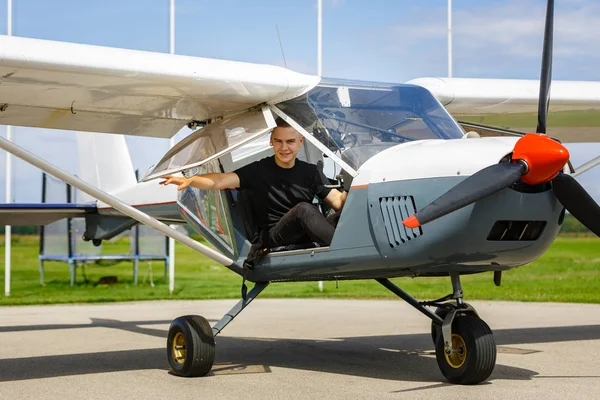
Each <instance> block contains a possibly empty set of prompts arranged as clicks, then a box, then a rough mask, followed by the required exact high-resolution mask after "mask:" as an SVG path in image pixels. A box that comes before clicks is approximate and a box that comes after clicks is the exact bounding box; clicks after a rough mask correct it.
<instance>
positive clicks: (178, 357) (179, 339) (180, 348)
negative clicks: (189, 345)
mask: <svg viewBox="0 0 600 400" xmlns="http://www.w3.org/2000/svg"><path fill="white" fill-rule="evenodd" d="M172 347H173V348H172V351H173V358H174V359H175V361H177V364H183V363H184V362H185V356H186V353H187V351H186V348H185V336H183V333H181V332H177V334H176V335H175V337H174V338H173V346H172Z"/></svg>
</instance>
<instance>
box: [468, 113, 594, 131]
mask: <svg viewBox="0 0 600 400" xmlns="http://www.w3.org/2000/svg"><path fill="white" fill-rule="evenodd" d="M458 120H460V121H466V122H475V123H479V124H485V125H491V126H503V127H512V128H526V127H533V128H535V126H536V124H537V113H517V114H490V115H485V116H479V115H465V116H461V117H460V118H458ZM548 126H551V127H561V126H567V127H583V128H585V127H597V126H600V111H598V110H572V111H554V112H551V113H550V114H548Z"/></svg>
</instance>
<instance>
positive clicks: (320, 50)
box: [317, 0, 323, 76]
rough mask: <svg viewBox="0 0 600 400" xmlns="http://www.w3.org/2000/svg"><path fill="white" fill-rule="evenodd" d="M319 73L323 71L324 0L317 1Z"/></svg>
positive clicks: (319, 74)
mask: <svg viewBox="0 0 600 400" xmlns="http://www.w3.org/2000/svg"><path fill="white" fill-rule="evenodd" d="M317 10H318V11H317V75H318V76H321V75H322V73H323V69H322V68H323V65H322V64H323V59H322V54H323V45H322V40H321V37H322V36H323V31H322V30H321V25H322V22H323V2H322V0H318V3H317Z"/></svg>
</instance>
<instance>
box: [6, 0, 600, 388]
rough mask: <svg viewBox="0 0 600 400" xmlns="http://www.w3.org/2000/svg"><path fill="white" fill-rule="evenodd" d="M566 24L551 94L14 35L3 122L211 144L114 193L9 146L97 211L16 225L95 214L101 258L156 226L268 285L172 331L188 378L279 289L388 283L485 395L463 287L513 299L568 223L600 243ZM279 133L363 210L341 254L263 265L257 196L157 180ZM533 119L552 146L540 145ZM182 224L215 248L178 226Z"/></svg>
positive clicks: (452, 367) (341, 232)
mask: <svg viewBox="0 0 600 400" xmlns="http://www.w3.org/2000/svg"><path fill="white" fill-rule="evenodd" d="M553 12H554V3H553V1H551V0H550V1H548V9H547V15H546V28H545V39H544V52H543V61H542V75H541V79H540V82H539V83H538V82H537V81H522V80H486V79H450V78H422V79H416V80H413V81H410V82H408V83H406V84H383V83H369V82H357V81H342V80H333V79H321V78H320V77H317V76H310V75H303V74H298V73H295V72H292V71H290V70H287V69H284V68H280V67H274V66H268V65H257V64H248V63H240V62H231V61H222V60H213V59H203V58H194V57H186V56H179V55H168V54H157V53H149V52H141V51H132V50H123V49H112V48H103V47H96V46H88V45H80V44H72V43H60V42H51V41H42V40H34V39H25V38H17V37H0V77H1V78H0V88H1V90H0V123H2V124H7V125H8V124H10V125H21V126H31V127H45V128H56V129H70V130H80V131H93V132H103V133H112V134H124V135H138V136H151V137H164V138H168V137H171V136H173V135H174V134H175V133H176V132H177V131H179V130H180V129H181V128H182V127H184V126H186V125H187V126H188V127H189V128H191V129H196V128H199V129H197V130H195V131H194V132H193V133H191V134H190V135H189V136H187V137H186V138H185V139H183V140H182V141H180V142H179V143H178V144H177V145H175V146H174V147H173V148H171V149H170V150H169V151H168V152H167V154H165V156H164V157H163V158H162V159H161V160H160V161H159V162H158V163H157V164H156V167H155V168H154V169H152V170H151V171H149V172H148V174H147V175H146V176H145V177H144V178H143V179H142V180H141V182H139V183H135V184H133V185H131V186H127V187H125V188H123V187H121V188H120V189H119V190H113V191H111V193H107V191H106V190H101V189H102V188H100V189H99V188H98V187H94V186H93V185H90V184H89V183H86V182H85V181H83V180H81V179H78V178H76V177H74V176H72V175H70V174H68V173H66V172H64V171H61V170H60V169H58V168H56V167H55V166H53V165H51V164H50V163H48V162H46V161H45V160H42V159H40V158H39V157H36V156H35V155H33V154H31V153H29V152H27V151H26V150H24V149H22V148H20V147H18V146H16V145H15V144H13V143H11V142H9V141H7V140H5V139H1V138H0V148H2V149H4V150H6V151H8V152H10V153H12V154H14V155H16V156H17V157H20V158H21V159H23V160H25V161H27V162H29V163H31V164H33V165H35V166H37V167H39V168H40V169H42V170H44V171H45V172H47V173H49V174H52V175H54V176H55V177H57V178H59V179H62V180H64V181H65V182H67V183H69V184H71V185H72V186H74V187H76V188H78V189H79V190H81V191H83V192H85V193H87V194H89V195H90V196H93V197H94V198H96V199H98V201H97V202H96V203H94V204H92V205H86V204H84V205H75V206H72V208H73V209H69V208H62V209H61V208H60V207H61V205H54V207H55V211H56V213H55V217H48V215H50V214H52V213H49V212H48V210H40V209H39V208H36V207H27V206H25V205H9V206H5V207H4V208H3V210H4V212H0V223H6V222H9V223H11V224H18V223H19V222H20V221H21V220H22V219H23V220H26V221H27V222H26V223H27V224H31V222H32V220H36V218H39V220H42V217H44V216H45V217H46V219H45V220H44V221H45V222H46V221H49V220H52V218H55V219H57V218H64V217H65V216H70V217H76V216H81V215H84V216H85V217H86V219H87V222H88V228H87V229H86V234H85V236H86V239H88V240H92V241H95V242H99V241H101V240H103V239H107V238H110V237H111V236H114V235H116V234H118V233H120V232H121V231H123V230H125V229H129V228H130V227H131V226H132V225H133V224H135V223H138V222H139V223H143V224H146V225H148V226H151V227H153V228H155V229H157V230H159V231H160V232H162V233H164V234H166V235H168V236H170V237H172V238H174V239H176V240H178V241H180V242H181V243H183V244H184V245H187V246H189V247H191V248H193V249H195V250H197V251H198V252H200V253H202V254H204V255H206V256H208V257H210V258H211V259H213V260H215V261H217V262H219V263H221V264H223V265H224V266H225V267H227V268H229V269H230V270H232V271H233V272H235V273H237V274H239V275H240V276H242V277H243V278H244V280H247V281H250V282H253V283H255V285H254V287H253V288H252V289H251V290H250V291H249V292H247V293H246V294H245V295H243V296H242V299H241V300H240V301H239V302H238V303H237V304H236V305H235V306H234V307H233V308H232V309H231V311H229V312H228V313H227V314H225V316H224V317H223V318H222V319H221V320H220V321H219V322H217V323H216V324H215V325H214V326H212V327H211V326H210V325H209V323H208V321H207V320H206V319H205V318H203V317H201V316H198V315H187V316H182V317H180V318H177V319H175V320H174V321H173V322H172V324H171V326H170V328H169V334H168V339H167V356H168V360H169V363H170V366H171V369H172V372H173V373H174V374H176V375H180V376H204V375H206V374H208V373H209V372H210V370H211V368H212V365H213V362H214V357H215V336H217V335H218V334H219V333H221V332H222V331H223V329H224V328H225V326H226V325H227V324H229V322H231V321H232V320H233V319H234V318H235V317H236V316H237V315H238V314H239V313H240V312H241V311H242V310H243V309H244V308H245V307H247V306H248V305H249V304H250V303H251V301H252V300H253V299H255V298H256V297H257V296H258V295H259V294H260V293H261V292H262V291H263V290H264V289H265V288H266V287H267V286H268V285H269V284H270V283H274V282H294V281H319V280H351V279H374V280H376V281H377V282H379V283H380V284H381V285H383V286H384V287H385V288H387V289H388V290H390V291H391V292H392V293H394V294H396V295H397V296H399V297H400V298H402V299H403V300H405V301H406V302H408V303H409V304H410V305H412V306H413V307H414V308H415V309H417V310H418V311H420V312H421V313H423V314H424V315H425V316H426V317H428V318H430V319H431V334H432V339H433V342H434V345H435V350H436V359H437V363H438V365H439V368H440V370H441V372H442V374H443V375H444V376H445V377H446V379H447V380H448V381H450V382H452V383H457V384H476V383H479V382H482V381H484V380H486V379H487V378H488V377H489V376H490V374H491V373H492V371H493V369H494V366H495V363H496V345H495V342H494V337H493V333H492V331H491V329H490V328H489V326H488V325H487V324H486V323H485V322H484V321H483V320H482V319H481V318H480V317H479V315H478V313H477V311H476V310H475V309H474V308H473V307H471V306H470V305H469V304H468V303H466V302H465V301H464V296H463V289H462V286H461V281H460V277H461V275H465V274H474V273H481V272H485V271H494V282H495V284H496V285H500V283H501V275H502V272H503V271H507V270H510V269H512V268H516V267H519V266H521V265H525V264H527V263H529V262H531V261H533V260H535V259H536V258H538V257H539V256H541V255H542V254H543V253H544V252H545V251H546V250H547V249H548V247H549V246H550V245H551V244H552V242H553V241H554V239H555V237H556V235H557V234H558V232H559V229H560V226H561V224H562V222H563V218H564V216H565V212H566V211H569V212H570V213H571V214H572V215H574V216H575V217H576V218H577V219H578V220H579V221H581V222H582V223H583V224H584V225H585V226H587V227H588V228H589V229H590V230H591V231H592V232H594V233H595V234H596V235H600V208H599V207H598V205H597V204H596V203H595V202H594V200H593V199H592V198H591V197H590V196H589V195H588V194H587V192H586V191H585V189H584V188H583V187H581V185H579V184H578V183H577V181H576V180H575V179H574V178H573V176H574V173H577V172H581V171H582V170H587V169H589V168H592V167H594V166H596V165H597V164H599V163H600V157H597V158H595V159H593V160H591V161H590V162H589V163H586V165H585V167H583V168H582V169H580V170H579V171H577V172H575V170H574V169H573V168H572V166H571V165H570V163H569V153H568V151H567V150H566V149H565V147H564V146H562V144H561V143H560V142H559V141H558V140H557V138H559V139H560V140H562V141H587V142H589V141H600V132H599V131H598V130H597V129H596V130H591V131H590V130H585V131H582V130H581V126H582V122H581V121H594V119H595V121H596V123H597V121H598V117H599V116H600V114H599V112H600V111H599V110H600V82H576V81H557V82H553V83H552V96H550V83H551V58H552V31H553V29H552V25H553ZM549 102H550V106H549ZM549 110H550V111H551V112H552V113H553V115H556V116H561V117H562V121H563V122H562V123H563V126H568V125H569V122H570V121H572V120H573V118H578V125H577V126H579V128H574V129H573V130H570V129H557V130H556V131H553V130H552V129H550V130H549V131H548V132H547V116H548V111H549ZM536 116H537V120H536ZM581 116H585V118H579V117H581ZM276 117H280V118H282V119H284V120H285V121H286V122H288V123H289V124H290V125H291V126H292V127H294V128H295V129H296V130H297V131H298V132H299V133H300V134H301V135H303V137H304V139H305V145H304V150H303V152H302V154H301V155H300V158H301V159H304V160H307V161H308V162H311V163H315V164H317V165H319V166H321V165H323V166H324V168H326V169H329V170H330V171H329V178H331V179H332V185H334V186H336V187H338V188H339V189H346V190H348V191H349V194H348V198H347V201H346V204H345V206H344V208H343V211H342V213H341V216H340V219H339V224H338V226H337V228H336V231H335V235H334V237H333V241H332V243H331V245H330V246H329V247H315V246H314V244H312V243H302V244H298V245H294V246H288V247H285V248H278V249H271V251H270V252H269V253H268V254H267V255H266V256H265V257H264V258H263V259H262V260H260V261H258V262H256V263H255V264H254V265H248V263H245V260H246V258H247V255H248V252H249V249H250V246H251V242H250V240H248V238H251V237H252V235H253V233H254V232H255V230H256V227H255V226H253V213H254V207H256V206H257V205H256V204H252V201H251V199H250V198H248V197H247V196H245V195H244V194H243V193H242V191H240V192H239V193H238V192H236V191H235V190H223V191H212V192H211V191H204V190H199V189H194V188H187V189H186V190H184V191H182V192H181V193H179V195H178V196H176V195H175V193H174V192H173V190H172V189H165V188H162V187H161V188H160V189H161V190H163V192H162V194H160V195H159V194H157V193H161V192H160V190H156V188H157V187H159V186H158V184H157V183H156V182H155V181H154V179H157V178H160V177H163V176H166V175H171V174H175V173H182V174H184V175H186V176H191V175H194V174H198V173H205V172H208V171H225V172H227V171H233V170H235V169H236V168H239V167H241V166H243V165H246V164H248V163H250V162H252V161H255V160H258V159H261V158H263V157H264V156H266V155H270V154H269V153H270V150H269V148H268V146H265V145H263V144H261V143H264V141H263V142H261V138H264V137H265V135H267V134H268V133H269V132H270V131H271V130H272V129H273V128H274V126H275V118H276ZM455 118H456V119H455ZM458 121H460V122H458ZM486 121H494V123H489V124H488V123H486ZM533 121H537V130H536V132H537V133H535V134H525V133H524V130H525V129H526V128H527V127H531V126H532V125H533V123H534V122H533ZM565 121H566V122H565ZM509 128H510V129H509ZM518 128H522V129H518ZM577 129H580V130H579V131H578V130H577ZM465 131H468V132H467V133H465ZM546 133H548V134H550V135H552V136H549V135H547V134H546ZM107 136H109V135H107ZM111 156H112V155H111V154H110V153H109V152H107V154H106V157H111ZM151 187H152V189H150V188H151ZM159 196H160V197H159ZM25 217H27V218H25ZM183 221H185V222H187V223H189V224H190V225H192V226H193V227H194V228H196V229H197V230H198V232H200V233H201V234H202V235H203V236H204V237H205V238H206V240H207V241H208V242H209V243H210V244H211V245H212V246H213V248H209V247H207V246H204V245H202V244H201V243H198V242H196V241H194V240H193V239H190V238H189V237H187V236H185V235H183V234H181V233H179V232H177V231H176V230H173V229H171V228H169V227H168V226H167V225H165V224H164V223H165V222H166V223H172V222H183ZM406 276H410V277H429V276H449V277H450V281H451V286H452V291H451V293H450V294H449V295H447V296H445V297H443V298H440V299H435V300H431V301H418V300H416V299H415V298H414V297H412V296H411V295H410V294H408V293H406V292H405V291H404V290H402V289H401V288H400V287H398V286H397V285H395V284H394V283H392V282H391V281H390V280H389V279H390V278H394V277H406ZM431 307H433V308H435V309H434V310H431V309H430V308H431Z"/></svg>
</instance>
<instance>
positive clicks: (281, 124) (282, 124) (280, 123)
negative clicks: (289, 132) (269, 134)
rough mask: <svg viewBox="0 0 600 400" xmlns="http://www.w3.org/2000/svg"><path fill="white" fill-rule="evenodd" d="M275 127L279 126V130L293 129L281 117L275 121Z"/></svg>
mask: <svg viewBox="0 0 600 400" xmlns="http://www.w3.org/2000/svg"><path fill="white" fill-rule="evenodd" d="M275 125H277V127H278V128H291V125H290V124H288V123H287V122H286V121H285V120H284V119H283V118H281V117H277V119H275Z"/></svg>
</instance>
